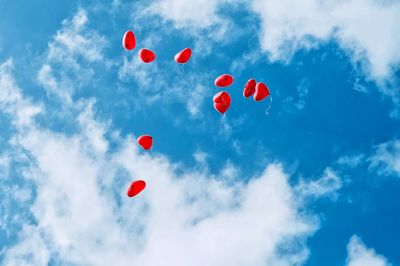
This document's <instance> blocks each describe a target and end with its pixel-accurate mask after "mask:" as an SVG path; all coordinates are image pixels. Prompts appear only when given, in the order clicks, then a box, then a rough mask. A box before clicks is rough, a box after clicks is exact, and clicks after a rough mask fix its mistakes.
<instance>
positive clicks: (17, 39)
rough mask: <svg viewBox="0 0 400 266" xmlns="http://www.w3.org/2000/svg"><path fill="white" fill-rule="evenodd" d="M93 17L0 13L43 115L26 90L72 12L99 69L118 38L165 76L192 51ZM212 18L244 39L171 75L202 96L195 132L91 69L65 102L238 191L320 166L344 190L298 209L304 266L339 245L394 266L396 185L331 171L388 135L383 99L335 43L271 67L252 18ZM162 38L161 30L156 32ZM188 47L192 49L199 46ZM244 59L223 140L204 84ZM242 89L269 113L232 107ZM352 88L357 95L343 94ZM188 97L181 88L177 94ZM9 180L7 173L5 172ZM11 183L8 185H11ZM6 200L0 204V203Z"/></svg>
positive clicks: (144, 28)
mask: <svg viewBox="0 0 400 266" xmlns="http://www.w3.org/2000/svg"><path fill="white" fill-rule="evenodd" d="M141 4H145V1H144V2H143V3H140V2H138V3H136V6H135V5H134V7H133V10H135V8H137V7H138V6H140V5H141ZM99 5H100V6H102V7H104V8H100V9H93V8H91V7H92V3H88V2H86V1H84V2H81V3H80V4H79V5H77V4H72V3H71V2H70V1H63V2H62V1H40V4H39V3H38V2H37V1H33V0H28V1H5V0H1V1H0V12H1V19H0V32H1V37H0V47H1V50H0V60H1V61H4V60H6V59H8V58H13V59H14V64H15V69H16V70H17V71H15V73H16V79H17V80H18V82H19V84H20V85H21V88H22V89H23V90H24V93H25V94H27V95H30V96H31V97H33V98H34V99H41V100H45V101H49V105H50V106H51V104H52V103H51V101H52V99H51V98H50V97H47V96H46V94H45V92H44V90H43V89H42V88H41V87H40V86H39V85H38V84H37V81H36V73H37V71H38V70H39V67H40V55H41V54H43V53H44V52H45V51H46V50H47V48H48V46H47V44H48V42H49V41H50V40H51V38H52V36H53V35H54V34H55V32H56V31H57V30H58V29H59V28H60V27H61V22H62V20H63V19H65V18H69V17H71V16H72V15H73V14H74V13H75V12H76V10H77V9H78V8H79V7H82V8H84V9H86V10H87V11H88V13H89V18H90V27H91V28H94V29H96V30H97V31H98V32H99V33H100V34H101V35H104V36H106V37H107V39H108V41H109V45H108V46H107V48H106V50H105V54H106V57H107V58H112V59H114V60H122V59H123V55H124V52H123V51H122V50H121V45H120V42H121V36H122V34H123V32H124V31H125V30H126V29H127V28H133V29H135V33H136V35H137V38H138V40H140V39H143V38H145V37H146V36H147V35H151V34H152V35H157V36H158V37H159V38H161V39H162V42H161V43H157V45H156V46H155V47H151V48H152V49H153V50H154V51H156V52H157V62H156V63H157V64H158V66H159V67H160V69H161V71H164V72H166V73H168V71H170V70H171V68H174V67H175V68H176V66H175V65H174V64H173V63H171V57H172V56H173V55H174V54H175V53H176V51H177V50H179V49H178V48H177V47H182V48H183V47H186V46H190V47H192V46H193V45H194V42H195V40H194V39H193V38H192V37H191V36H189V35H186V34H182V32H181V31H179V30H175V29H173V28H172V24H171V25H168V24H163V23H162V22H161V20H160V19H159V18H157V17H154V16H151V17H148V18H147V19H146V18H140V19H138V20H136V21H131V20H130V16H131V12H132V9H131V8H132V7H131V5H130V4H128V3H124V4H123V5H122V7H121V8H120V9H119V11H118V12H119V15H118V16H116V15H115V14H111V13H110V12H108V10H107V6H106V5H105V4H104V5H102V4H100V3H99ZM223 15H224V16H227V17H230V18H232V20H233V21H235V24H236V25H240V27H241V28H243V29H246V30H243V31H241V32H240V34H239V36H236V37H235V35H234V34H232V36H230V37H229V38H231V37H232V39H231V40H226V41H225V42H223V43H213V42H210V41H209V40H208V39H205V41H206V42H209V45H211V46H212V54H209V55H205V56H202V55H199V54H196V51H194V55H193V58H192V61H191V63H190V64H188V65H187V66H186V67H185V70H184V72H183V73H180V72H179V69H175V70H174V71H175V72H173V71H171V73H179V74H178V75H179V76H178V78H182V79H184V78H185V75H190V74H197V73H198V75H202V77H203V79H202V84H201V85H203V86H205V87H206V88H209V89H208V91H207V92H206V98H205V102H204V104H202V105H201V109H200V110H201V112H202V117H201V118H200V120H201V123H199V119H198V118H197V119H196V118H193V117H191V115H190V114H189V113H188V112H187V111H186V107H185V103H183V102H182V101H179V100H174V99H173V98H172V99H169V100H168V101H166V102H165V103H164V104H160V103H155V104H153V105H150V106H146V107H145V108H139V109H136V108H131V106H129V104H126V102H124V100H128V103H129V101H132V104H137V102H135V101H134V99H136V100H137V99H139V100H140V97H146V95H143V94H142V93H140V90H141V89H142V88H140V87H139V86H138V85H137V84H136V83H135V81H134V80H133V79H127V80H125V81H118V69H117V68H111V69H105V68H104V67H101V66H99V68H98V69H96V73H97V74H96V81H93V82H91V83H90V84H88V85H87V86H85V88H83V89H81V90H79V91H78V92H77V93H76V94H75V96H74V97H75V98H76V99H78V98H88V97H95V98H96V99H97V102H96V105H95V106H96V110H97V111H98V113H99V116H100V119H104V120H108V119H112V122H113V124H112V126H113V127H114V128H115V129H118V130H120V131H121V133H122V135H127V134H132V132H134V134H137V135H139V134H143V133H150V134H152V135H153V137H154V139H155V140H156V147H157V150H158V151H159V152H160V153H162V154H165V155H167V156H168V157H169V158H170V159H171V160H172V161H177V162H181V163H183V164H184V165H186V166H187V167H196V162H195V160H194V159H193V157H192V156H191V154H193V153H195V152H196V151H198V150H201V151H204V152H206V153H207V154H208V155H209V157H208V163H209V166H210V171H211V172H212V173H216V172H218V171H219V170H220V169H221V165H223V164H224V163H225V162H226V160H230V161H231V162H232V163H233V164H234V165H235V166H237V167H239V168H240V169H241V173H242V177H243V178H244V179H249V178H251V177H252V176H254V175H256V174H257V173H259V172H260V171H261V170H262V169H263V168H264V167H265V165H266V163H268V162H274V161H279V162H283V164H284V165H285V167H288V168H290V169H292V170H293V171H294V175H293V178H292V180H290V181H291V182H293V183H294V182H296V180H297V178H299V177H305V178H316V177H318V176H321V174H322V173H323V170H324V169H325V168H326V167H327V166H330V167H332V168H333V169H335V170H336V171H338V173H339V175H340V176H341V177H342V178H343V179H344V180H345V182H344V187H343V188H342V190H340V193H339V198H338V199H337V201H332V200H329V199H325V200H320V201H317V202H313V203H312V204H310V206H309V208H310V209H311V210H312V211H314V212H315V213H318V214H319V215H320V217H321V219H322V224H321V229H320V230H319V231H317V232H316V234H315V235H314V236H313V237H311V238H310V240H309V246H310V250H311V255H310V258H309V260H308V262H307V263H306V265H318V266H319V265H327V266H328V265H343V263H344V261H345V258H346V255H347V251H346V245H347V243H348V240H349V238H350V237H351V236H352V235H354V234H357V235H359V236H360V237H361V238H362V239H363V241H364V242H365V243H366V245H367V246H371V247H373V248H374V249H375V250H376V251H377V252H378V253H380V254H383V255H384V256H386V257H387V258H388V260H389V261H391V262H392V263H393V264H394V265H398V264H399V265H400V252H399V247H400V243H399V239H400V230H399V226H398V225H399V224H400V208H399V204H398V202H399V201H400V195H399V193H398V191H399V190H400V179H399V178H398V177H396V176H378V175H377V173H375V172H373V171H370V170H369V169H368V163H367V162H363V163H361V164H360V165H358V166H356V167H354V168H351V167H346V166H341V165H338V164H337V160H338V159H339V158H340V157H341V156H343V155H346V154H354V153H357V154H366V155H368V154H370V153H371V152H372V147H373V146H374V145H377V144H379V143H383V142H386V141H389V140H391V139H393V138H396V137H397V136H398V135H399V128H400V127H399V126H400V123H399V120H398V119H396V118H391V117H390V116H389V114H390V112H391V110H392V108H393V105H392V103H391V101H390V99H388V98H385V97H383V96H382V95H381V94H380V93H379V92H378V88H377V87H376V86H375V85H374V83H372V82H367V81H366V80H364V78H362V77H361V79H360V77H359V75H358V73H356V72H355V70H354V68H353V66H352V65H351V63H350V59H349V58H348V56H346V54H345V53H344V52H343V51H342V50H341V49H340V48H339V47H338V46H337V45H336V44H335V42H333V41H332V42H328V43H324V44H322V45H321V46H320V47H319V48H318V49H315V50H312V51H299V52H298V53H296V55H295V56H294V58H293V59H292V60H291V62H290V63H289V64H287V65H285V64H281V63H270V62H269V61H268V60H267V57H266V56H265V55H263V54H262V53H261V49H260V47H259V45H258V39H257V32H258V31H259V21H258V20H257V19H256V18H255V17H254V15H251V14H249V12H247V11H246V10H245V9H243V6H237V7H235V8H227V9H224V11H223ZM165 27H169V28H170V29H169V30H168V31H166V30H165ZM203 33H206V31H205V32H203ZM198 38H199V39H200V40H201V38H202V35H200V36H198ZM227 38H228V37H227ZM138 48H140V45H139V46H138ZM136 51H137V50H135V53H134V54H132V57H133V56H135V55H136ZM249 52H256V53H259V57H258V60H256V62H255V63H250V62H246V66H245V67H244V69H243V71H242V72H241V73H239V74H235V73H232V74H233V75H234V76H235V83H234V85H233V86H232V87H229V88H228V89H227V91H228V92H229V93H230V94H231V96H232V105H231V108H230V109H229V111H228V112H227V115H226V116H227V117H226V119H227V121H228V123H230V122H232V121H235V119H242V120H243V122H242V123H240V125H238V126H234V127H233V131H232V132H231V134H229V135H225V134H221V133H220V132H219V126H220V116H219V114H218V113H216V112H215V110H214V109H213V107H212V102H211V99H212V96H213V95H214V93H216V92H217V91H218V90H217V89H216V88H215V87H214V85H213V79H214V77H216V76H217V75H219V74H222V73H225V72H228V73H229V72H230V66H231V63H232V62H233V61H235V60H238V59H240V58H241V56H242V55H243V54H245V53H249ZM176 71H178V72H176ZM167 76H168V75H167ZM211 77H212V78H211ZM251 77H253V78H256V79H257V80H262V81H265V82H266V83H267V84H268V86H269V87H270V89H271V93H272V95H273V107H272V110H271V113H270V115H269V116H265V114H264V109H265V106H266V103H262V104H258V103H254V102H253V101H252V100H250V99H244V98H243V97H242V88H243V85H244V83H245V82H246V80H247V79H249V78H251ZM304 79H306V81H307V82H306V83H307V84H308V85H309V86H308V94H307V95H306V96H305V97H304V101H305V106H304V108H303V109H301V110H299V109H296V107H295V103H296V101H297V100H299V95H298V91H297V87H298V86H300V84H301V83H302V81H303V80H304ZM357 79H360V80H359V81H358V82H359V83H361V85H363V86H364V87H365V88H366V89H367V91H368V92H367V93H364V92H360V91H357V90H355V89H354V84H355V83H356V80H357ZM172 81H173V77H172V74H171V82H172ZM166 82H167V83H168V80H167V81H166ZM148 86H149V87H151V86H152V84H149V85H148ZM171 86H173V85H171ZM119 88H128V89H119ZM166 89H168V88H157V89H154V90H155V93H158V92H159V91H158V90H166ZM191 89H192V88H190V87H188V88H187V90H188V91H190V90H191ZM288 97H293V102H287V101H285V99H287V98H288ZM53 104H54V103H53ZM0 118H1V120H0V126H1V128H2V137H1V138H0V145H1V146H0V147H1V149H3V150H7V148H8V147H7V140H8V138H9V136H11V135H12V130H10V129H8V127H7V125H9V123H10V121H9V118H7V117H6V116H4V115H2V116H0ZM52 118H53V119H50V120H47V121H42V122H43V123H47V124H49V126H51V127H53V128H55V129H56V130H59V131H63V132H64V131H67V132H68V130H73V125H69V124H68V123H63V122H62V121H57V117H56V116H54V117H52ZM177 121H178V123H176V122H177ZM235 140H236V141H238V142H239V143H240V145H241V151H242V152H241V153H237V152H236V151H235V150H234V148H233V146H232V143H233V141H235ZM17 169H18V165H15V171H18V170H17ZM15 176H18V173H15ZM2 182H3V181H2ZM15 182H19V180H18V179H15ZM5 197H6V195H2V196H0V198H1V199H2V201H3V199H4V198H5ZM4 202H6V201H4ZM10 204H11V205H9V208H12V206H14V205H12V204H17V203H10ZM21 211H23V210H22V209H21ZM17 231H18V228H14V229H13V230H12V232H13V233H15V232H17ZM13 233H12V234H11V235H9V234H6V233H4V232H1V233H0V246H3V245H4V246H9V245H12V243H13V242H14V241H15V234H13ZM0 258H1V257H0Z"/></svg>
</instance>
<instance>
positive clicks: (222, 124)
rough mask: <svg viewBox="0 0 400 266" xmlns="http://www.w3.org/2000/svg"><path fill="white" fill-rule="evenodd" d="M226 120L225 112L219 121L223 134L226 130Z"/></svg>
mask: <svg viewBox="0 0 400 266" xmlns="http://www.w3.org/2000/svg"><path fill="white" fill-rule="evenodd" d="M224 122H225V114H223V115H222V116H221V120H220V122H219V134H220V135H222V134H223V133H224V132H223V131H224Z"/></svg>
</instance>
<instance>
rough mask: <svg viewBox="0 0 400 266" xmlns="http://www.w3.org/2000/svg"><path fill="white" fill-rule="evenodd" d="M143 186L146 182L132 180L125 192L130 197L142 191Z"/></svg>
mask: <svg viewBox="0 0 400 266" xmlns="http://www.w3.org/2000/svg"><path fill="white" fill-rule="evenodd" d="M145 187H146V182H144V181H143V180H137V181H133V182H132V183H131V185H130V186H129V188H128V191H127V193H126V194H127V195H128V197H130V198H132V197H134V196H136V195H137V194H139V193H140V192H142V191H143V189H144V188H145Z"/></svg>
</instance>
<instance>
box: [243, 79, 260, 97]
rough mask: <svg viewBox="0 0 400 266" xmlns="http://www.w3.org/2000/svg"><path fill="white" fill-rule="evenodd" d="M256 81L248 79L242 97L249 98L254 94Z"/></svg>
mask: <svg viewBox="0 0 400 266" xmlns="http://www.w3.org/2000/svg"><path fill="white" fill-rule="evenodd" d="M256 84H257V82H256V80H255V79H249V80H248V81H247V82H246V85H245V86H244V90H243V97H246V98H248V97H250V96H251V95H253V94H254V92H255V91H256Z"/></svg>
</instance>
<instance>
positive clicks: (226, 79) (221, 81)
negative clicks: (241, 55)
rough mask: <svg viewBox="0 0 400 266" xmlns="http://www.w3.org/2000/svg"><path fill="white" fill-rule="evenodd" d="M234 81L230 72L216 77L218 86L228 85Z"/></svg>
mask: <svg viewBox="0 0 400 266" xmlns="http://www.w3.org/2000/svg"><path fill="white" fill-rule="evenodd" d="M232 83H233V77H232V76H231V75H229V74H223V75H221V76H219V77H218V78H216V79H215V82H214V84H215V86H217V87H228V86H229V85H231V84H232Z"/></svg>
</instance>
